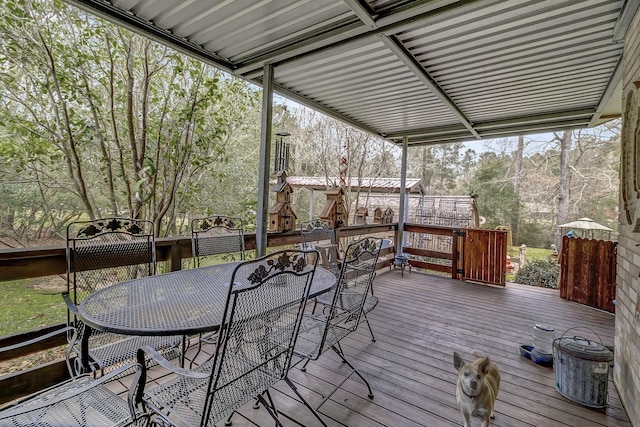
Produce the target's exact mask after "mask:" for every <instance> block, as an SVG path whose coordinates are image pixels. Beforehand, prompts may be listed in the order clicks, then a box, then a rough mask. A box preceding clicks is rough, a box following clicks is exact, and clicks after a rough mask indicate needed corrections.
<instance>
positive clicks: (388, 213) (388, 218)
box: [382, 208, 393, 224]
mask: <svg viewBox="0 0 640 427" xmlns="http://www.w3.org/2000/svg"><path fill="white" fill-rule="evenodd" d="M382 223H383V224H392V223H393V209H391V208H387V209H386V210H385V211H384V213H383V214H382Z"/></svg>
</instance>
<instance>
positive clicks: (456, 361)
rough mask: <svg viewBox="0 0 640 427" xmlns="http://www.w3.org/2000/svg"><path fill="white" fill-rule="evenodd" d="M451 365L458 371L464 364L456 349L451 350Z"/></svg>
mask: <svg viewBox="0 0 640 427" xmlns="http://www.w3.org/2000/svg"><path fill="white" fill-rule="evenodd" d="M453 366H455V368H456V370H458V371H459V370H460V368H462V367H463V366H464V360H462V357H460V355H459V354H458V352H457V351H454V352H453Z"/></svg>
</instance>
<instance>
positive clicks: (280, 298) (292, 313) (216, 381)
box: [132, 250, 318, 426]
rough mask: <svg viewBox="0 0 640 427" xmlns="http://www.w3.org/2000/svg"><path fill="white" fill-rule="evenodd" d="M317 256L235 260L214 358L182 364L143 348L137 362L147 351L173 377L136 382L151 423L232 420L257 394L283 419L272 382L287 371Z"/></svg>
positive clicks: (278, 255)
mask: <svg viewBox="0 0 640 427" xmlns="http://www.w3.org/2000/svg"><path fill="white" fill-rule="evenodd" d="M317 261H318V253H317V252H316V251H312V252H308V251H299V250H286V251H279V252H275V253H273V254H270V255H267V256H266V257H263V258H260V259H257V260H253V261H245V262H243V263H241V264H240V265H238V266H237V267H236V269H235V271H234V273H233V275H232V277H231V282H230V283H231V286H230V287H229V292H228V296H227V301H226V306H225V307H226V308H225V311H224V314H223V315H222V318H221V323H222V326H221V329H220V331H219V335H218V336H219V338H218V341H217V343H216V349H215V352H214V354H213V355H212V356H211V358H210V359H209V360H207V361H205V362H204V363H203V364H201V365H199V366H197V367H196V368H194V369H193V370H187V369H181V368H178V367H176V366H175V365H173V364H171V363H170V362H168V361H167V360H165V359H164V358H162V357H161V356H160V355H159V354H157V352H155V351H154V350H153V349H151V348H149V347H145V348H143V349H141V350H140V352H139V358H138V360H139V361H141V362H142V361H143V358H144V355H145V354H148V355H150V356H151V357H152V358H153V359H154V360H156V361H157V362H158V363H159V364H161V365H162V366H163V367H165V368H167V369H168V370H170V371H171V372H173V373H175V374H177V376H176V378H175V379H173V380H171V381H169V382H167V383H164V384H161V385H159V386H157V387H155V388H152V389H150V390H145V389H144V384H141V386H140V391H141V394H140V395H138V397H137V399H138V400H137V401H136V402H133V403H132V404H135V403H137V402H142V403H143V406H144V408H146V410H147V411H148V412H149V413H150V416H151V421H152V423H155V424H156V425H161V426H174V425H175V426H177V425H181V426H183V425H188V426H196V425H198V426H200V425H213V424H215V423H216V422H218V421H219V420H223V419H227V420H228V423H230V417H231V415H232V414H233V413H234V412H235V411H236V410H237V409H238V408H240V407H241V406H242V405H244V404H245V403H247V402H249V401H252V400H253V399H257V400H258V401H259V402H260V403H261V404H262V405H263V406H264V408H265V409H266V410H267V412H268V413H269V415H271V416H272V417H273V418H274V420H275V421H276V424H277V425H282V424H281V423H280V421H279V420H278V415H277V410H276V408H275V407H274V405H273V400H272V399H271V396H270V394H269V387H271V386H272V385H273V384H275V383H276V382H278V381H280V380H281V379H282V378H283V377H284V376H285V375H286V373H287V371H288V369H289V366H290V363H291V357H292V354H293V346H294V343H295V340H296V335H297V333H298V330H299V326H300V320H301V319H302V313H303V311H304V306H305V303H306V299H307V297H308V294H309V289H310V285H311V281H312V279H313V274H314V272H315V269H316V264H317ZM144 377H145V375H143V376H142V380H144ZM265 396H266V397H265Z"/></svg>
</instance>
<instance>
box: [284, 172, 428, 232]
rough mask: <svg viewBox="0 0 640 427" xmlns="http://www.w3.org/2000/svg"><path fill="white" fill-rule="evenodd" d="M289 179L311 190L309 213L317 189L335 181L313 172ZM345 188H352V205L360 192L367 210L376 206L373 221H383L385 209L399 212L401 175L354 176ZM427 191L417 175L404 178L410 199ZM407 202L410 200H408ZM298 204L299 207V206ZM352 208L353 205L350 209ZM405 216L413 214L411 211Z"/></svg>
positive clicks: (347, 189)
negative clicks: (387, 176) (398, 176)
mask: <svg viewBox="0 0 640 427" xmlns="http://www.w3.org/2000/svg"><path fill="white" fill-rule="evenodd" d="M287 182H288V183H289V184H291V186H292V187H293V188H294V189H296V190H297V189H300V188H306V189H308V190H310V191H311V196H310V198H309V212H310V217H314V216H315V215H313V211H314V209H313V200H314V192H315V191H326V189H327V188H329V187H331V185H332V183H331V182H330V181H328V180H327V179H326V178H324V177H314V176H290V177H288V178H287ZM344 191H350V194H351V196H352V197H353V198H352V199H351V200H350V202H351V204H352V205H355V203H356V197H355V194H359V200H358V206H360V207H364V208H367V210H370V209H375V210H374V218H373V222H374V223H381V222H382V213H383V212H384V210H385V209H387V208H391V209H392V210H393V211H394V213H395V212H398V207H399V205H400V196H399V194H400V193H401V191H400V179H399V178H379V177H376V178H367V177H365V178H355V177H354V178H352V179H351V180H348V181H347V185H346V187H345V190H344ZM423 195H424V186H423V185H422V181H421V180H420V179H417V178H407V179H406V181H405V197H407V200H408V199H409V198H410V197H418V198H420V197H422V196H423ZM407 206H409V203H408V202H407ZM298 208H299V207H298ZM378 209H379V210H380V211H379V216H376V212H377V211H378ZM349 210H351V209H349ZM353 217H354V221H356V223H357V215H354V216H353ZM406 218H411V214H409V215H408V216H407V217H406ZM396 221H397V218H394V219H393V220H392V221H391V222H396Z"/></svg>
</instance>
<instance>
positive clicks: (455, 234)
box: [451, 230, 460, 279]
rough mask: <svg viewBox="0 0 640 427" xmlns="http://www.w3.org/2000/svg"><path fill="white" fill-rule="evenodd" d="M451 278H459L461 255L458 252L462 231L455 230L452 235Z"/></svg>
mask: <svg viewBox="0 0 640 427" xmlns="http://www.w3.org/2000/svg"><path fill="white" fill-rule="evenodd" d="M451 239H452V241H451V256H452V258H451V278H452V279H457V278H458V259H459V258H460V253H459V252H458V240H459V239H460V231H459V230H454V231H453V232H452V233H451Z"/></svg>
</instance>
